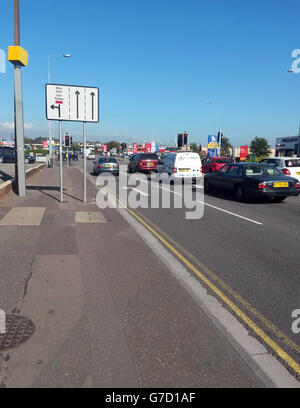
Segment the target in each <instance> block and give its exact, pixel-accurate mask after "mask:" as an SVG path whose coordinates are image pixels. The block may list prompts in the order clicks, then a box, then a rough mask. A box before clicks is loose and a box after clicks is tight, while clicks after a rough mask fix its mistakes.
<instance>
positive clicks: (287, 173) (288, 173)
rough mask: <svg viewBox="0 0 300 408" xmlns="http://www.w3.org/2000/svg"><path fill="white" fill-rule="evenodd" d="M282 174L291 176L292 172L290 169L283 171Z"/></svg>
mask: <svg viewBox="0 0 300 408" xmlns="http://www.w3.org/2000/svg"><path fill="white" fill-rule="evenodd" d="M282 172H283V173H284V174H285V175H286V176H290V175H291V172H290V171H289V169H282Z"/></svg>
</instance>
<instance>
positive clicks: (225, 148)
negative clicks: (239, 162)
mask: <svg viewBox="0 0 300 408" xmlns="http://www.w3.org/2000/svg"><path fill="white" fill-rule="evenodd" d="M231 149H232V146H231V144H230V143H229V139H228V137H222V140H221V156H230V155H231Z"/></svg>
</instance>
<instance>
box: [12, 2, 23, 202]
mask: <svg viewBox="0 0 300 408" xmlns="http://www.w3.org/2000/svg"><path fill="white" fill-rule="evenodd" d="M14 45H15V46H18V45H20V7H19V0H14ZM14 94H15V95H14V96H15V104H14V109H15V150H16V163H15V181H16V183H17V191H18V195H19V196H20V197H25V195H26V184H25V162H24V120H23V97H22V74H21V68H20V67H19V66H16V65H15V67H14Z"/></svg>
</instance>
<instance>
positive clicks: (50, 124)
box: [48, 54, 71, 164]
mask: <svg viewBox="0 0 300 408" xmlns="http://www.w3.org/2000/svg"><path fill="white" fill-rule="evenodd" d="M52 57H64V58H70V57H71V55H70V54H52V55H48V83H49V84H50V82H51V75H50V62H51V58H52ZM48 133H49V164H51V160H52V121H51V120H48Z"/></svg>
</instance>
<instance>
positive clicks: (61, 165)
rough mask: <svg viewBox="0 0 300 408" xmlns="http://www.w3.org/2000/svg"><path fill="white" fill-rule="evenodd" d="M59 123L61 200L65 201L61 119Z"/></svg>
mask: <svg viewBox="0 0 300 408" xmlns="http://www.w3.org/2000/svg"><path fill="white" fill-rule="evenodd" d="M58 123H59V173H60V202H61V203H63V202H64V191H63V161H62V132H61V120H60V121H59V122H58Z"/></svg>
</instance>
